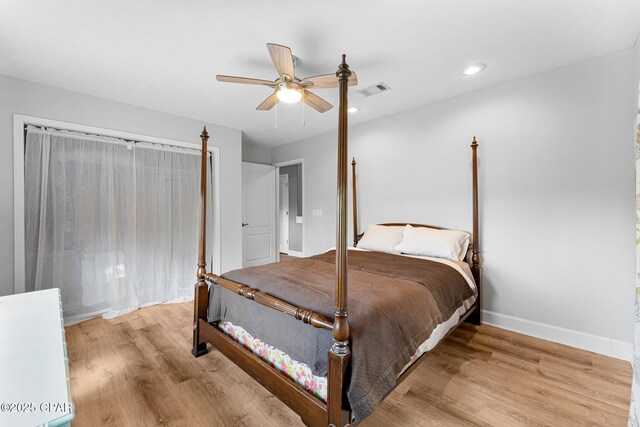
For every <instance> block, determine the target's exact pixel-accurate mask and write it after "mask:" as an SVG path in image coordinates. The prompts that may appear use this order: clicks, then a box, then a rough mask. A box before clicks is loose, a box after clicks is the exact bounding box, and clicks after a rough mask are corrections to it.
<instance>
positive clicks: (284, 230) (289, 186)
mask: <svg viewBox="0 0 640 427" xmlns="http://www.w3.org/2000/svg"><path fill="white" fill-rule="evenodd" d="M276 166H277V167H278V203H277V206H278V228H279V230H278V240H279V245H278V250H279V252H280V254H286V255H290V256H297V257H301V256H304V250H303V242H304V212H303V206H304V182H303V171H304V169H303V166H304V165H303V161H302V160H293V161H289V162H283V163H278V164H276Z"/></svg>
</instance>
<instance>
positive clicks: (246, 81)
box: [216, 74, 275, 87]
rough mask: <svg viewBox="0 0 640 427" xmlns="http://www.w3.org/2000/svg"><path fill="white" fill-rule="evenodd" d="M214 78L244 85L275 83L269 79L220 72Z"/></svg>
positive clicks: (269, 84) (271, 84)
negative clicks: (226, 74)
mask: <svg viewBox="0 0 640 427" xmlns="http://www.w3.org/2000/svg"><path fill="white" fill-rule="evenodd" d="M216 80H217V81H219V82H226V83H242V84H246V85H260V86H272V87H273V86H275V84H274V83H273V82H272V81H270V80H260V79H251V78H249V77H237V76H224V75H222V74H218V75H217V76H216Z"/></svg>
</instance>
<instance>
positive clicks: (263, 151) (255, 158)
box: [242, 141, 271, 165]
mask: <svg viewBox="0 0 640 427" xmlns="http://www.w3.org/2000/svg"><path fill="white" fill-rule="evenodd" d="M242 161H243V162H249V163H259V164H261V165H271V149H270V148H269V147H262V146H260V145H255V144H250V143H248V142H246V141H242Z"/></svg>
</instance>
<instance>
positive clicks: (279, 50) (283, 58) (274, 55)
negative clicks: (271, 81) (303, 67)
mask: <svg viewBox="0 0 640 427" xmlns="http://www.w3.org/2000/svg"><path fill="white" fill-rule="evenodd" d="M267 49H268V50H269V55H271V60H272V61H273V66H274V67H276V71H278V74H280V77H284V75H285V74H286V75H287V76H289V77H291V78H294V77H295V75H294V74H295V70H294V67H293V56H292V55H291V49H290V48H288V47H287V46H282V45H279V44H273V43H267Z"/></svg>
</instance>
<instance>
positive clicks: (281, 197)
mask: <svg viewBox="0 0 640 427" xmlns="http://www.w3.org/2000/svg"><path fill="white" fill-rule="evenodd" d="M285 178H286V179H285ZM284 181H286V182H287V187H286V188H287V191H286V194H282V192H280V191H278V192H277V194H278V198H277V199H278V213H279V214H281V213H282V206H280V202H281V201H284V200H285V199H286V201H287V204H286V205H285V207H284V208H285V209H286V210H287V212H288V211H289V175H286V174H282V175H278V189H280V188H281V187H282V186H281V185H280V184H281V183H282V182H284ZM277 218H278V221H280V222H279V223H278V225H280V226H282V225H283V224H282V218H281V217H277ZM285 224H286V230H287V242H286V250H282V247H283V245H285V243H283V242H282V241H281V239H277V241H278V243H279V245H278V251H279V252H280V253H285V254H287V255H289V250H290V249H289V221H286V222H285ZM284 229H285V227H284V226H283V227H282V228H280V227H276V232H278V233H280V237H282V232H283V231H284Z"/></svg>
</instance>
